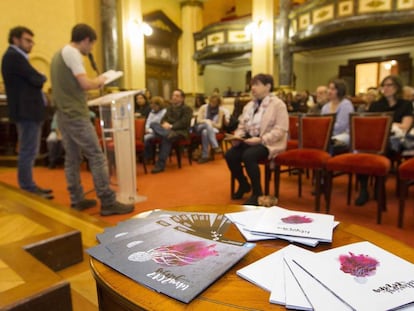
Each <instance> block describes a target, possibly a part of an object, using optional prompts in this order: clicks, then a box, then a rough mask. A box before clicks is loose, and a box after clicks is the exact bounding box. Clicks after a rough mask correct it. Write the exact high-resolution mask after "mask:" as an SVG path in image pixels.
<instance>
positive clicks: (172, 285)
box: [87, 211, 255, 303]
mask: <svg viewBox="0 0 414 311" xmlns="http://www.w3.org/2000/svg"><path fill="white" fill-rule="evenodd" d="M230 224H231V222H229V221H228V220H227V219H226V217H224V216H223V215H219V214H214V213H182V212H170V211H155V212H152V213H151V214H150V215H148V216H147V217H145V218H133V219H130V220H128V221H125V222H120V223H119V224H118V225H117V226H115V227H111V228H107V229H105V231H104V232H103V233H102V234H99V235H97V239H98V241H99V242H100V244H99V245H98V246H95V247H92V248H90V249H88V250H87V252H88V253H89V254H90V255H91V256H92V257H94V258H95V259H97V260H99V261H101V262H102V263H104V264H106V265H108V266H110V267H112V268H113V269H115V270H117V271H119V272H120V273H122V274H124V275H126V276H127V277H129V278H131V279H133V280H135V281H136V282H138V283H140V284H142V285H144V286H147V287H149V288H151V289H153V290H155V291H157V292H160V293H163V294H166V295H168V296H170V297H172V298H175V299H177V300H179V301H182V302H185V303H188V302H190V301H191V300H192V299H194V298H195V297H196V296H197V295H198V294H199V293H201V292H202V291H203V290H204V289H206V288H207V287H208V286H209V285H211V284H212V283H213V282H214V281H215V280H217V279H218V278H219V277H220V276H222V275H223V274H224V273H225V272H226V271H227V270H228V269H230V268H231V267H232V266H233V265H234V264H236V263H237V262H238V261H239V260H240V259H241V258H243V257H244V256H245V255H246V254H247V253H248V252H249V251H250V250H251V249H253V247H254V246H255V244H253V243H245V242H244V241H234V240H229V239H227V238H226V237H225V235H226V234H225V233H226V231H227V229H228V228H229V226H230Z"/></svg>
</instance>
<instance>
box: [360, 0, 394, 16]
mask: <svg viewBox="0 0 414 311" xmlns="http://www.w3.org/2000/svg"><path fill="white" fill-rule="evenodd" d="M390 10H391V0H360V1H359V10H358V11H359V13H372V12H380V11H390Z"/></svg>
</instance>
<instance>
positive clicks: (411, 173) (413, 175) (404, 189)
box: [398, 158, 414, 228]
mask: <svg viewBox="0 0 414 311" xmlns="http://www.w3.org/2000/svg"><path fill="white" fill-rule="evenodd" d="M413 181H414V158H410V159H408V160H405V161H403V162H402V163H401V164H400V165H399V166H398V187H399V189H398V190H399V196H400V202H399V211H398V227H400V228H402V227H403V222H404V209H405V200H406V198H407V195H408V188H409V186H410V185H412V184H413Z"/></svg>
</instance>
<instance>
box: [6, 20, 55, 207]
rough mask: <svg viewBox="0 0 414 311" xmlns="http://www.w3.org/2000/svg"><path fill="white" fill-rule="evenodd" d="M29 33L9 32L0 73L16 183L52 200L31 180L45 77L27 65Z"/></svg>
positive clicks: (18, 29)
mask: <svg viewBox="0 0 414 311" xmlns="http://www.w3.org/2000/svg"><path fill="white" fill-rule="evenodd" d="M33 36H34V34H33V32H32V31H31V30H30V29H28V28H26V27H23V26H17V27H14V28H12V29H11V30H10V33H9V44H10V46H9V47H8V49H7V51H6V53H4V55H3V60H2V64H1V71H2V75H3V80H4V85H5V88H6V95H7V105H8V110H9V118H10V121H11V122H14V123H15V124H16V128H17V135H18V143H19V150H18V153H19V157H18V160H17V179H18V183H19V187H20V188H21V189H23V190H26V191H29V192H32V193H34V194H37V195H39V196H41V197H43V198H45V199H49V200H50V199H53V195H52V190H51V189H42V188H40V187H38V186H37V185H36V183H35V182H34V180H33V166H34V164H35V160H36V156H37V154H38V152H39V146H40V137H41V133H42V125H43V121H44V119H45V115H46V102H45V97H44V96H43V93H42V87H43V84H44V83H45V81H46V77H45V76H44V75H43V74H41V73H39V72H38V71H37V70H36V69H35V68H33V66H32V65H30V63H29V56H28V54H29V53H30V52H31V50H32V48H33V45H34V41H33Z"/></svg>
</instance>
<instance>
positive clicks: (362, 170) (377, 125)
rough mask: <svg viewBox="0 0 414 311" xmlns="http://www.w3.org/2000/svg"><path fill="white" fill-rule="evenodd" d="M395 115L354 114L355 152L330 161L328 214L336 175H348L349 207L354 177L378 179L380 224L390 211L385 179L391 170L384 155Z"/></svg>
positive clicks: (352, 142) (351, 131) (327, 194)
mask: <svg viewBox="0 0 414 311" xmlns="http://www.w3.org/2000/svg"><path fill="white" fill-rule="evenodd" d="M391 122H392V116H391V115H390V114H389V113H351V114H350V122H349V124H350V125H349V126H350V137H351V139H350V149H351V152H349V153H344V154H340V155H337V156H335V157H332V158H330V159H329V160H328V161H327V162H326V171H327V177H326V212H329V209H330V202H331V193H332V178H333V175H334V174H335V173H338V172H340V173H346V174H348V204H349V203H350V193H351V189H352V174H361V175H368V176H374V177H375V180H376V191H377V202H378V210H377V223H378V224H380V223H381V216H382V211H384V210H385V209H386V195H385V180H386V177H387V175H388V173H389V171H390V168H391V162H390V160H389V159H388V158H387V157H386V156H384V154H385V151H386V148H387V146H388V139H389V135H390V128H391Z"/></svg>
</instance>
